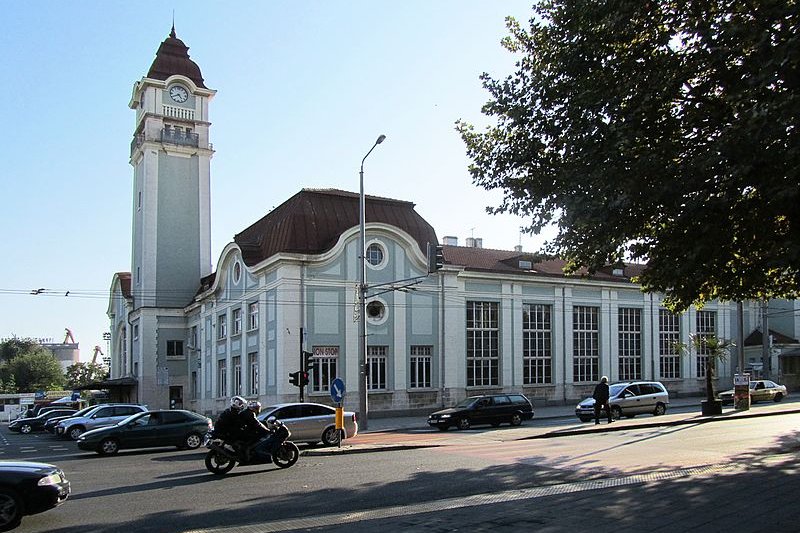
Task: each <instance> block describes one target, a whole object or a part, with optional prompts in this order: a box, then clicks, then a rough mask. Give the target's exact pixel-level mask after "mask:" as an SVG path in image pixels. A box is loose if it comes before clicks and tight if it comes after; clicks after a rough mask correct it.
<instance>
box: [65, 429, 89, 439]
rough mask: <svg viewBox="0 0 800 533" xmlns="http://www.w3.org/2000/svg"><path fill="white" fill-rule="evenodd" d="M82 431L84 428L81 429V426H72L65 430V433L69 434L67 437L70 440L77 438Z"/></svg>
mask: <svg viewBox="0 0 800 533" xmlns="http://www.w3.org/2000/svg"><path fill="white" fill-rule="evenodd" d="M84 431H86V430H85V429H83V428H82V427H81V426H72V427H71V428H69V429H68V430H67V435H69V438H71V439H72V440H78V437H80V436H81V435H83V432H84Z"/></svg>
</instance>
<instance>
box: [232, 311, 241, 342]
mask: <svg viewBox="0 0 800 533" xmlns="http://www.w3.org/2000/svg"><path fill="white" fill-rule="evenodd" d="M232 322H233V334H234V335H239V334H240V333H241V332H242V310H241V308H239V307H237V308H236V309H234V310H233V321H232Z"/></svg>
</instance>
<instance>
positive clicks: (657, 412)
mask: <svg viewBox="0 0 800 533" xmlns="http://www.w3.org/2000/svg"><path fill="white" fill-rule="evenodd" d="M666 412H667V406H666V405H664V404H663V403H660V402H659V403H657V404H656V410H655V411H653V416H661V415H663V414H666Z"/></svg>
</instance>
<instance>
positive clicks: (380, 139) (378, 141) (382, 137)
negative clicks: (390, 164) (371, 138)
mask: <svg viewBox="0 0 800 533" xmlns="http://www.w3.org/2000/svg"><path fill="white" fill-rule="evenodd" d="M385 140H386V135H381V136H380V137H378V140H377V141H375V144H380V143H382V142H383V141H385Z"/></svg>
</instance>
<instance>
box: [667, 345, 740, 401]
mask: <svg viewBox="0 0 800 533" xmlns="http://www.w3.org/2000/svg"><path fill="white" fill-rule="evenodd" d="M689 341H690V342H689V345H686V344H683V343H677V347H678V351H679V353H681V354H683V355H688V354H690V353H691V350H690V346H691V347H693V348H694V351H695V352H697V354H698V355H703V356H705V357H707V359H706V401H707V402H709V403H712V402H714V401H715V400H716V399H717V395H716V394H715V393H714V381H713V379H714V374H715V373H716V368H717V361H720V362H722V361H725V360H727V358H728V355H729V353H730V351H731V348H733V347H734V346H736V345H735V344H734V343H733V342H732V341H730V340H728V339H723V338H720V337H717V336H716V335H706V334H700V333H692V334H690V335H689Z"/></svg>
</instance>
